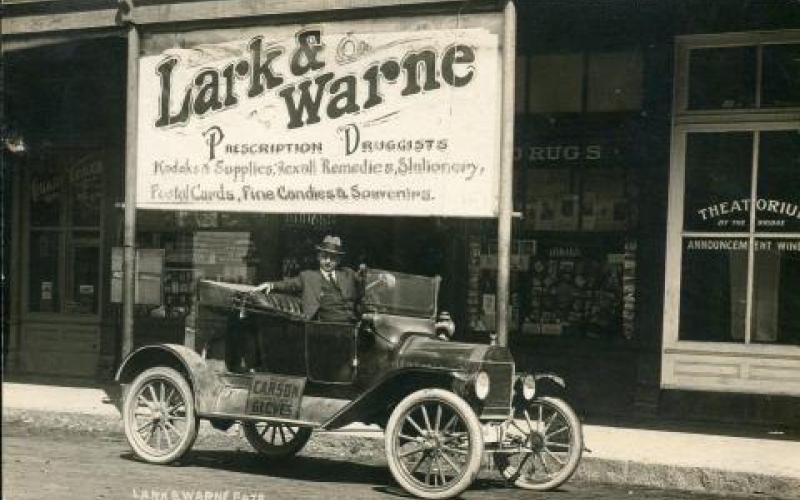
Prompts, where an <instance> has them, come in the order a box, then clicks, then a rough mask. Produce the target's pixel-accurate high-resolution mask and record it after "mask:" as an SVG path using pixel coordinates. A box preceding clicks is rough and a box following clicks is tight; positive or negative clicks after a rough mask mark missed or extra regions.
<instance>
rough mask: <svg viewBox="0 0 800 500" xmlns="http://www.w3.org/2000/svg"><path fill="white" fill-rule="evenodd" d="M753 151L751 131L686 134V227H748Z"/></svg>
mask: <svg viewBox="0 0 800 500" xmlns="http://www.w3.org/2000/svg"><path fill="white" fill-rule="evenodd" d="M752 150H753V134H752V133H751V132H730V133H728V132H726V133H697V134H689V135H688V136H687V138H686V195H685V198H684V228H685V229H686V230H689V231H722V232H730V231H747V230H748V228H749V224H750V216H749V210H750V196H751V195H750V186H751V177H752V170H751V165H752V161H753V156H752Z"/></svg>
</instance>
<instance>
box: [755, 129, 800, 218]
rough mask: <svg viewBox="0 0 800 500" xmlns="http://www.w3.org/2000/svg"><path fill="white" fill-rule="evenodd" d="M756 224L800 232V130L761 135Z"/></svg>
mask: <svg viewBox="0 0 800 500" xmlns="http://www.w3.org/2000/svg"><path fill="white" fill-rule="evenodd" d="M757 200H758V202H757V203H758V205H757V207H756V208H757V210H756V226H757V227H758V230H759V231H768V232H785V231H791V232H800V131H798V130H788V131H778V132H762V133H761V135H760V147H759V167H758V190H757Z"/></svg>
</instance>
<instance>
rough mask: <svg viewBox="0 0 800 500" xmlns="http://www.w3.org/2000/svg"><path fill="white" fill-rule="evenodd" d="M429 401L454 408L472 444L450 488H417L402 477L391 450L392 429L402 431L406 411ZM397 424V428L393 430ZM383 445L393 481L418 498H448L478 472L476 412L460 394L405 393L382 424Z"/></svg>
mask: <svg viewBox="0 0 800 500" xmlns="http://www.w3.org/2000/svg"><path fill="white" fill-rule="evenodd" d="M430 400H439V401H444V402H446V403H448V404H449V405H450V406H451V407H453V408H455V409H456V410H457V411H458V413H459V414H460V415H461V417H462V420H463V421H464V423H465V424H466V426H467V432H468V433H469V437H470V441H471V442H472V443H474V446H473V447H472V456H470V457H468V458H469V462H468V463H467V467H466V470H465V471H464V474H463V476H462V477H461V479H459V480H458V481H457V482H456V483H455V484H454V485H453V486H451V487H450V488H448V489H446V490H442V491H436V492H431V491H427V490H424V489H421V488H419V487H417V486H416V485H415V484H414V483H412V482H411V481H410V480H408V478H406V477H405V475H404V473H403V469H402V465H401V464H400V462H399V459H398V458H397V457H396V455H397V453H396V450H395V449H394V439H393V436H394V435H395V431H397V432H400V431H401V430H402V425H403V420H401V419H403V416H404V415H406V412H407V411H408V410H409V409H410V408H411V407H412V406H414V405H416V404H419V403H421V402H423V401H430ZM398 425H399V426H400V429H397V427H398ZM385 447H386V461H387V462H388V463H389V470H391V471H392V476H394V479H395V481H397V483H398V484H399V485H400V486H401V487H402V488H403V489H404V490H406V491H407V492H408V493H410V494H412V495H414V496H416V497H419V498H428V499H441V498H452V497H455V496H458V495H459V494H461V493H462V492H463V491H464V490H466V489H467V488H468V487H469V486H470V485H471V484H472V482H473V481H474V480H475V477H476V476H477V475H478V472H480V468H481V457H482V455H483V430H482V428H481V423H480V421H479V420H478V417H477V415H475V411H474V410H473V409H472V407H471V406H470V405H469V404H468V403H467V402H466V401H464V400H463V399H462V398H461V397H459V396H458V395H456V394H454V393H453V392H450V391H447V390H444V389H422V390H420V391H416V392H413V393H411V394H410V395H408V396H406V397H405V399H403V400H402V401H400V403H399V404H398V405H397V406H396V407H395V409H394V410H393V411H392V415H391V416H390V417H389V422H388V423H387V424H386V432H385Z"/></svg>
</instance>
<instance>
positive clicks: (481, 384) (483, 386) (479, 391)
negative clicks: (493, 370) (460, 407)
mask: <svg viewBox="0 0 800 500" xmlns="http://www.w3.org/2000/svg"><path fill="white" fill-rule="evenodd" d="M489 383H490V382H489V374H488V373H486V372H484V371H480V372H478V374H477V375H476V376H475V396H476V397H477V398H478V399H480V400H484V399H486V396H488V395H489Z"/></svg>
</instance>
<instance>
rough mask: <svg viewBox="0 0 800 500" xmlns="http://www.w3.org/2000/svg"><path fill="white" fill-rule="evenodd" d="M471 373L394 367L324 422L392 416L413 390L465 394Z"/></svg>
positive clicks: (333, 425) (335, 424)
mask: <svg viewBox="0 0 800 500" xmlns="http://www.w3.org/2000/svg"><path fill="white" fill-rule="evenodd" d="M467 381H468V375H467V374H466V373H464V372H457V371H453V370H449V369H442V368H432V367H408V368H401V369H399V370H394V371H392V372H391V373H389V374H387V375H386V376H384V377H382V378H381V379H379V380H378V381H377V382H376V383H374V384H372V385H371V386H370V387H369V388H368V389H367V390H366V391H364V392H363V393H362V394H361V395H360V396H359V397H357V398H356V399H354V400H353V401H351V402H350V403H349V404H348V405H346V406H345V407H344V408H342V409H341V410H339V411H338V412H337V413H336V414H334V415H333V416H332V417H331V418H330V419H328V420H327V421H326V422H324V423H323V424H322V426H321V427H322V428H323V429H336V428H339V427H343V426H345V425H347V424H350V423H353V422H369V421H374V420H376V415H377V419H381V418H382V417H386V418H388V414H389V413H390V412H391V408H393V407H394V405H395V404H397V403H398V402H399V401H400V400H402V399H403V398H404V397H405V396H407V395H408V394H411V393H412V392H414V391H416V390H419V389H424V388H428V387H439V388H442V389H447V390H450V391H453V392H455V393H456V394H458V395H459V396H461V397H465V392H466V386H467Z"/></svg>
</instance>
